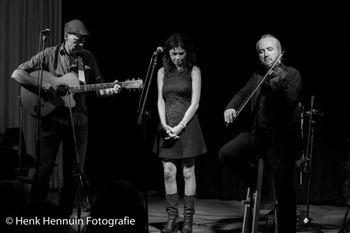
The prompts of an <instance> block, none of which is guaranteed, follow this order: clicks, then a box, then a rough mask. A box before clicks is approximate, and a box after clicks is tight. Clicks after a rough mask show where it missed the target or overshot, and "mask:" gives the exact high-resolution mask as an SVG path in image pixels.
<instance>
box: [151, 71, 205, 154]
mask: <svg viewBox="0 0 350 233" xmlns="http://www.w3.org/2000/svg"><path fill="white" fill-rule="evenodd" d="M162 92H163V98H164V102H165V115H166V123H167V124H168V125H169V126H171V127H174V126H176V125H177V124H178V123H179V122H180V121H181V120H182V118H183V116H184V115H185V112H186V110H187V109H188V107H189V106H190V104H191V95H192V77H191V71H189V72H179V71H177V70H175V71H173V72H171V73H165V74H164V80H163V90H162ZM164 136H165V132H164V129H163V128H162V127H161V126H160V127H159V130H158V135H157V137H156V141H155V147H154V152H155V153H158V155H159V157H161V158H167V159H183V158H191V157H196V156H198V155H201V154H204V153H206V152H207V148H206V145H205V141H204V137H203V134H202V130H201V127H200V124H199V121H198V116H197V114H195V115H194V116H193V118H192V119H191V120H190V122H188V123H187V126H186V128H185V129H183V131H182V132H181V134H180V135H179V136H180V138H178V139H176V140H175V141H171V142H169V140H164Z"/></svg>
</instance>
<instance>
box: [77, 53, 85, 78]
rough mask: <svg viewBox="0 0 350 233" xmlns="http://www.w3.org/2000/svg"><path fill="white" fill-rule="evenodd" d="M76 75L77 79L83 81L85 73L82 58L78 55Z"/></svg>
mask: <svg viewBox="0 0 350 233" xmlns="http://www.w3.org/2000/svg"><path fill="white" fill-rule="evenodd" d="M78 76H79V81H81V82H83V83H84V84H86V82H85V73H84V63H83V58H82V57H81V56H78Z"/></svg>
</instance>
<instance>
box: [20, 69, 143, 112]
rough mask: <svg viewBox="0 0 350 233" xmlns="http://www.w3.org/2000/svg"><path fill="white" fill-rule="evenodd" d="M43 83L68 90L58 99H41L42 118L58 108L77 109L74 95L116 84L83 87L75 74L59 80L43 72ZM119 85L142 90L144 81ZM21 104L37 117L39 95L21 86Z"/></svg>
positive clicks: (133, 81) (131, 81)
mask: <svg viewBox="0 0 350 233" xmlns="http://www.w3.org/2000/svg"><path fill="white" fill-rule="evenodd" d="M39 72H40V71H34V72H32V73H31V75H32V76H37V75H39ZM43 82H48V83H50V84H51V85H52V87H53V88H54V89H55V90H56V91H58V90H68V91H65V93H64V95H62V96H61V95H59V96H58V97H57V98H56V99H54V98H52V99H45V98H43V97H42V98H41V101H40V103H41V110H40V116H46V115H48V114H49V113H51V112H52V111H53V110H54V109H55V108H57V107H58V106H64V107H68V108H69V107H71V108H73V107H75V106H76V102H75V100H74V98H73V96H74V93H82V92H89V91H96V90H100V89H105V88H112V87H113V86H114V85H115V83H113V82H110V83H97V84H86V85H81V84H80V82H79V79H78V77H77V75H76V74H74V73H67V74H65V75H63V76H61V77H59V78H57V77H56V76H54V75H53V74H51V73H49V72H47V71H43ZM118 84H119V85H120V86H121V87H122V88H125V89H141V88H142V87H143V81H142V79H132V80H126V81H124V82H118ZM20 94H21V103H22V106H23V107H24V109H25V110H26V111H27V112H28V113H29V114H30V115H32V116H34V117H36V116H37V114H36V112H37V97H38V95H37V93H36V92H35V91H33V90H30V89H29V88H28V87H24V86H21V90H20Z"/></svg>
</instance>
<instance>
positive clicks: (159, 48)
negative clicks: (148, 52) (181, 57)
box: [153, 47, 163, 56]
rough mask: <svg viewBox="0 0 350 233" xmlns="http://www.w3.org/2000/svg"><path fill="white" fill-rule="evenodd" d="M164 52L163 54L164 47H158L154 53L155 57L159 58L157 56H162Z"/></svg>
mask: <svg viewBox="0 0 350 233" xmlns="http://www.w3.org/2000/svg"><path fill="white" fill-rule="evenodd" d="M162 52H163V48H162V47H158V48H157V49H156V51H154V53H153V56H157V55H159V54H161V53H162Z"/></svg>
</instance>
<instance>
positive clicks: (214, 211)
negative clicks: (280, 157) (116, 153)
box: [148, 195, 347, 233]
mask: <svg viewBox="0 0 350 233" xmlns="http://www.w3.org/2000/svg"><path fill="white" fill-rule="evenodd" d="M148 199H149V201H148V203H149V204H148V206H149V209H148V217H149V232H150V233H153V232H160V229H161V227H162V226H163V225H164V223H165V221H166V219H167V215H166V212H165V207H164V199H163V198H162V197H161V196H159V195H149V198H148ZM269 207H271V205H264V206H262V208H261V211H260V221H259V232H273V228H272V225H271V222H270V224H269V222H268V221H267V218H266V214H267V213H268V212H269V211H270V210H271V209H270V208H269ZM179 208H180V213H182V208H183V204H182V199H180V203H179ZM346 209H347V208H346V207H337V206H331V205H318V206H315V205H310V211H309V217H310V218H311V219H312V220H311V223H312V224H311V228H309V229H305V225H299V226H302V227H304V229H300V230H299V231H297V232H324V233H326V232H327V233H330V232H338V231H339V229H340V227H341V226H342V225H343V219H344V216H345V212H346ZM297 213H298V216H299V217H300V218H301V219H304V218H305V213H306V206H305V205H298V207H297ZM243 216H244V205H243V204H242V203H241V202H240V201H234V200H218V199H200V198H197V199H196V214H195V216H194V229H193V232H200V233H219V232H220V233H224V232H227V233H235V232H241V231H242V222H243ZM270 219H271V218H270ZM317 229H318V230H319V231H317Z"/></svg>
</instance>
